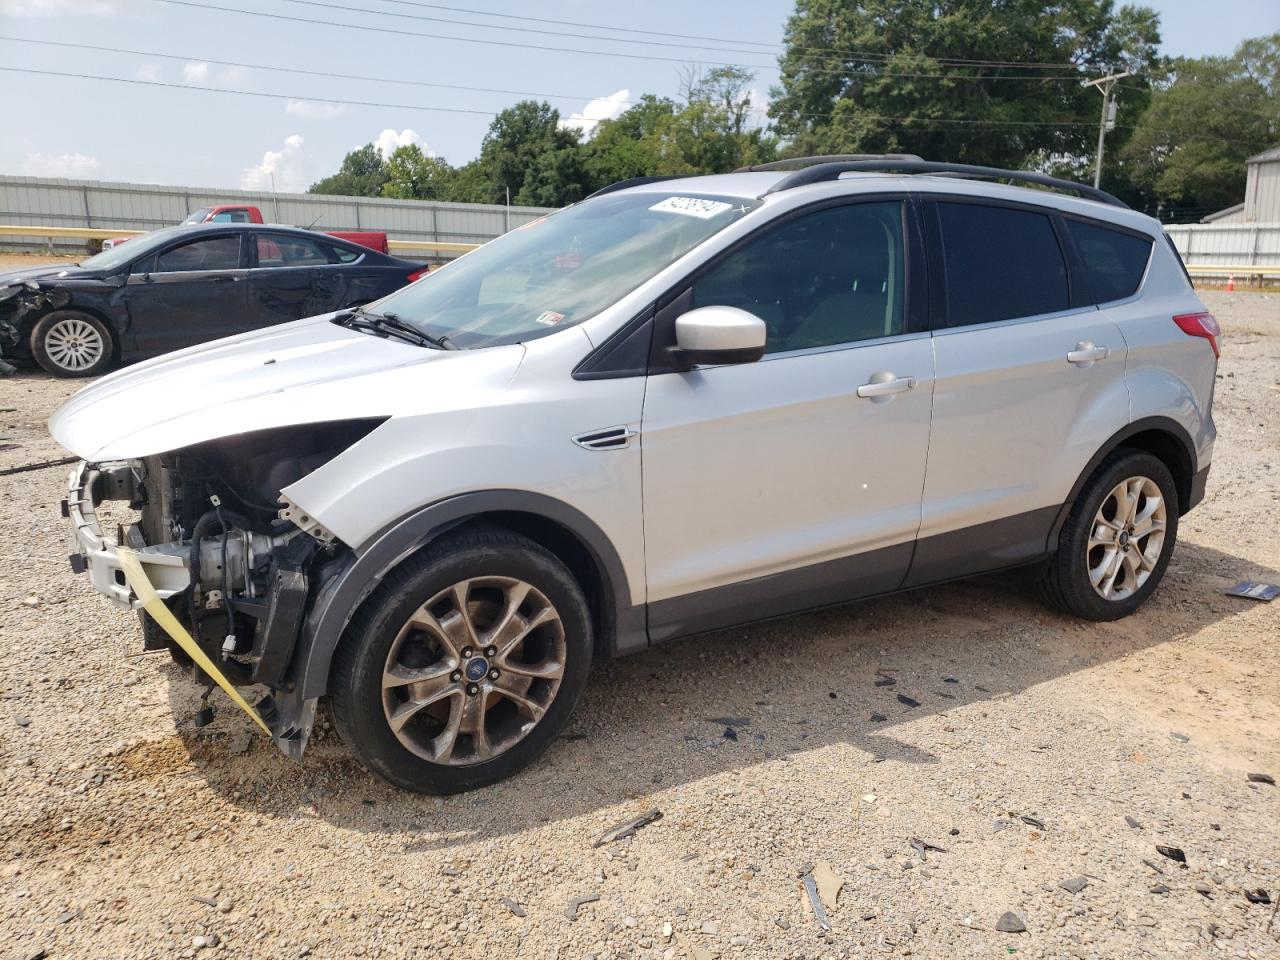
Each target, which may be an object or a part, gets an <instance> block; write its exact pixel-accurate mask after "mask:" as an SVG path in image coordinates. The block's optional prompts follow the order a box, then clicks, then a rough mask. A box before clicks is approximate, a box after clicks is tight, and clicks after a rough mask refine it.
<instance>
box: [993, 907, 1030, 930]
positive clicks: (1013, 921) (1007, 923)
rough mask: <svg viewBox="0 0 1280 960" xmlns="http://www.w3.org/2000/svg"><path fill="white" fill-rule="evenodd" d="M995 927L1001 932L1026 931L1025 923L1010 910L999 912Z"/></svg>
mask: <svg viewBox="0 0 1280 960" xmlns="http://www.w3.org/2000/svg"><path fill="white" fill-rule="evenodd" d="M996 929H997V930H999V931H1000V932H1001V933H1026V932H1027V925H1026V923H1024V922H1023V920H1022V918H1021V917H1020V916H1018V915H1017V914H1016V913H1014V912H1013V911H1012V910H1006V911H1005V912H1004V913H1002V914H1000V919H999V920H997V921H996Z"/></svg>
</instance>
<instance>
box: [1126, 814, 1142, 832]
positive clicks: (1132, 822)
mask: <svg viewBox="0 0 1280 960" xmlns="http://www.w3.org/2000/svg"><path fill="white" fill-rule="evenodd" d="M1124 822H1125V823H1127V824H1128V825H1129V826H1131V827H1133V829H1135V830H1141V829H1142V824H1141V823H1139V822H1138V821H1137V820H1136V819H1135V818H1134V817H1130V816H1128V815H1126V816H1125V818H1124Z"/></svg>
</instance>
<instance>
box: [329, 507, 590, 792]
mask: <svg viewBox="0 0 1280 960" xmlns="http://www.w3.org/2000/svg"><path fill="white" fill-rule="evenodd" d="M592 649H593V642H592V629H591V616H590V613H589V611H588V608H587V602H586V599H585V598H584V597H583V594H582V589H581V587H580V586H579V585H578V583H577V581H576V580H575V579H574V577H573V575H572V574H571V573H570V572H569V570H568V569H567V568H566V567H565V566H564V564H562V563H561V562H560V561H559V560H558V559H556V557H555V556H554V555H552V554H551V553H550V552H548V551H547V550H545V549H544V548H543V547H541V546H539V545H538V544H536V543H534V542H533V541H531V540H528V539H526V538H524V537H521V536H519V535H517V534H514V533H510V532H508V531H505V530H500V529H494V528H473V529H471V530H470V531H461V532H458V533H455V534H452V535H447V536H446V537H444V538H442V539H441V540H439V541H437V542H436V543H434V544H432V545H431V546H430V547H429V548H428V549H427V550H426V551H424V552H423V553H421V554H419V555H417V556H415V557H412V558H410V559H409V560H407V561H405V562H404V563H403V564H402V565H401V566H400V567H398V568H396V569H395V570H394V571H392V572H391V573H390V574H388V575H387V576H386V577H385V578H384V579H383V581H382V583H381V585H380V586H379V587H378V589H377V590H376V591H375V592H374V594H373V595H372V596H371V597H370V598H369V600H368V601H367V602H366V603H365V604H364V606H363V607H362V608H361V610H360V613H359V614H358V615H357V616H356V617H355V619H354V620H353V621H352V623H351V626H350V627H349V628H348V629H347V632H346V634H345V636H344V638H343V642H342V644H341V646H340V647H339V649H338V652H337V655H336V656H335V658H334V665H333V674H332V681H331V684H330V690H331V694H332V699H333V714H334V719H335V721H336V726H337V729H338V733H339V734H340V735H341V737H342V739H343V740H344V741H345V742H346V743H347V745H348V746H349V747H350V748H351V750H352V751H353V752H354V753H355V754H356V755H357V756H358V757H359V758H360V759H361V760H362V761H363V762H364V764H365V765H366V766H367V767H368V768H369V769H370V770H372V771H373V772H374V773H376V774H377V775H378V776H380V777H382V778H383V779H385V780H387V781H389V782H391V783H393V784H395V785H396V786H398V787H402V788H404V789H406V790H414V791H417V792H420V793H435V794H446V793H458V792H461V791H464V790H473V789H475V788H477V787H482V786H485V785H487V784H490V783H493V782H495V781H497V780H501V779H503V778H505V777H509V776H511V775H512V774H514V773H516V772H517V771H519V770H521V769H523V768H524V767H526V766H528V765H529V764H530V763H532V762H533V761H534V760H535V759H536V758H537V757H538V756H539V755H540V754H541V753H542V752H543V751H544V750H546V748H547V747H548V746H550V745H551V743H552V741H553V740H554V739H555V737H556V735H557V734H558V733H559V732H560V730H561V729H563V727H564V725H565V723H566V722H567V721H568V719H569V715H570V714H571V713H572V712H573V709H574V707H575V706H576V705H577V702H578V698H579V697H580V696H581V694H582V691H583V689H584V688H585V687H586V683H587V676H588V674H589V673H590V670H591V656H592Z"/></svg>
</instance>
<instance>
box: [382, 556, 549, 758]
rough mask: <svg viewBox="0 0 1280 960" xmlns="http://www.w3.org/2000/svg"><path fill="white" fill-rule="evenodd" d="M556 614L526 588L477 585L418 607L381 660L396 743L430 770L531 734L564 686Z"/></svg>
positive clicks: (517, 583) (482, 581) (491, 753)
mask: <svg viewBox="0 0 1280 960" xmlns="http://www.w3.org/2000/svg"><path fill="white" fill-rule="evenodd" d="M565 657H566V644H565V632H564V625H563V623H562V622H561V618H560V614H559V612H558V611H557V610H556V608H555V606H554V605H553V604H552V603H551V601H550V600H548V599H547V597H546V596H545V595H544V594H543V593H541V592H540V591H539V590H537V589H536V588H535V587H533V586H532V585H531V584H528V583H526V582H524V581H523V580H518V579H514V578H510V577H477V578H475V579H471V580H463V581H460V582H458V583H455V584H454V585H453V586H451V587H448V588H447V589H445V590H442V591H440V592H439V593H438V594H436V595H435V596H434V597H432V598H431V599H430V600H428V601H427V602H426V603H424V604H422V605H421V606H420V607H418V608H417V609H416V610H415V611H414V612H413V614H412V615H411V616H410V617H409V619H408V621H407V622H406V623H405V624H404V626H403V627H401V629H400V631H399V633H398V634H397V635H396V638H395V640H394V641H393V642H392V644H391V649H390V650H389V651H388V653H387V661H386V665H385V667H384V669H383V674H382V706H383V711H384V713H385V715H386V719H387V723H388V725H389V726H390V728H391V731H392V732H393V733H394V734H395V735H396V738H397V739H398V740H399V741H400V743H401V744H402V745H403V746H404V747H405V748H407V749H408V750H410V751H411V752H412V753H414V754H415V755H417V756H419V757H422V758H423V759H426V760H429V761H431V762H432V763H439V764H448V765H454V766H458V765H466V764H474V763H481V762H484V761H486V760H491V759H492V758H494V757H496V756H498V755H499V754H501V753H503V752H505V751H507V750H509V749H510V748H511V747H512V746H514V745H515V744H516V743H518V742H519V741H520V740H522V739H524V737H525V736H527V735H528V733H529V732H530V731H531V730H533V728H534V727H535V726H537V724H538V722H539V721H540V720H541V719H542V717H543V715H544V714H545V713H546V711H547V710H548V709H549V708H550V706H551V704H552V702H553V701H554V700H555V697H556V693H557V691H558V690H559V689H560V683H561V680H562V679H563V677H564V669H565Z"/></svg>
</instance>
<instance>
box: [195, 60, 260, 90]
mask: <svg viewBox="0 0 1280 960" xmlns="http://www.w3.org/2000/svg"><path fill="white" fill-rule="evenodd" d="M247 73H248V71H246V70H245V69H244V68H243V67H226V68H224V69H221V70H219V69H217V68H215V67H212V66H210V65H209V64H207V63H205V62H204V61H203V60H199V61H195V62H192V63H184V64H183V65H182V79H184V80H185V81H186V82H187V83H189V84H192V85H194V86H197V87H209V86H218V87H224V86H227V85H228V84H238V83H241V82H243V80H244V79H245V77H246V76H247Z"/></svg>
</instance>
